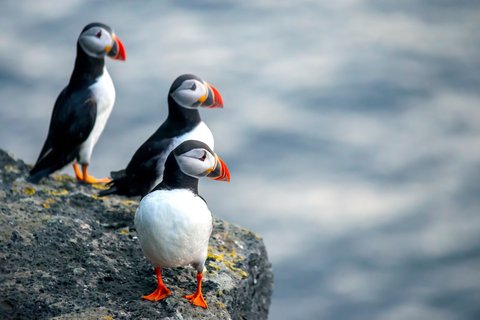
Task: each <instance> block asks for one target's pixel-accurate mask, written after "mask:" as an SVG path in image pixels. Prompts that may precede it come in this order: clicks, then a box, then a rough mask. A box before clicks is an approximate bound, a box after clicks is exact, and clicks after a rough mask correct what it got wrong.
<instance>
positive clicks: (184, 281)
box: [0, 150, 273, 320]
mask: <svg viewBox="0 0 480 320" xmlns="http://www.w3.org/2000/svg"><path fill="white" fill-rule="evenodd" d="M27 171H28V166H27V165H25V163H23V162H22V161H20V160H14V159H13V158H11V157H10V156H9V155H8V154H7V153H5V152H3V151H1V150H0V224H1V227H0V244H1V248H2V250H1V252H0V272H1V275H0V276H1V278H0V281H1V284H0V286H1V288H0V318H1V319H45V318H54V319H105V320H107V319H112V318H113V319H122V318H134V319H141V318H145V319H151V318H157V319H162V318H164V319H265V318H267V314H268V307H269V304H270V296H271V293H272V282H273V276H272V271H271V265H270V263H269V262H268V259H267V253H266V250H265V247H264V245H263V242H262V240H261V239H260V238H259V237H258V236H256V235H255V234H253V233H251V232H250V231H247V230H245V229H242V228H239V227H238V226H235V225H232V224H229V223H227V222H225V221H222V220H220V219H215V227H214V231H213V235H212V238H211V240H210V250H209V258H208V260H207V262H206V265H207V272H206V273H205V277H204V286H203V287H204V295H205V299H206V300H207V302H208V304H209V309H208V310H203V309H201V308H198V307H194V306H192V305H191V304H189V303H188V302H187V301H186V300H185V299H182V298H181V296H182V295H184V294H189V293H192V292H194V290H195V288H196V283H195V272H194V270H193V269H192V268H190V267H185V268H177V269H165V270H164V281H165V283H166V285H167V286H168V287H169V288H170V289H171V290H172V293H173V294H172V296H171V297H169V298H167V299H166V300H164V301H162V302H157V303H152V302H149V301H142V300H141V299H140V296H141V295H142V294H147V293H150V292H151V291H153V290H154V289H155V287H156V282H155V278H154V272H153V268H152V266H151V265H150V264H149V263H148V262H147V261H146V260H145V258H144V257H143V255H142V252H141V249H140V247H139V244H138V241H137V238H136V233H135V230H134V226H133V217H134V213H135V209H136V207H137V201H132V200H127V199H126V198H121V197H107V198H104V199H101V198H98V197H96V196H95V194H96V193H97V190H95V189H94V188H93V187H91V186H84V185H80V184H78V183H76V182H75V181H74V180H73V178H70V177H69V176H65V175H54V176H53V177H51V178H49V179H45V180H43V182H42V183H41V184H39V185H32V184H30V183H27V182H26V181H25V177H26V175H27Z"/></svg>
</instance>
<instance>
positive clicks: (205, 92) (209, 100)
mask: <svg viewBox="0 0 480 320" xmlns="http://www.w3.org/2000/svg"><path fill="white" fill-rule="evenodd" d="M168 94H169V95H170V96H171V97H172V98H173V100H175V102H176V103H177V104H178V105H180V106H182V107H184V108H187V109H197V108H198V107H203V108H223V99H222V96H221V95H220V92H218V90H217V89H216V88H215V87H214V86H212V85H211V84H208V83H207V82H205V81H204V80H202V79H200V78H199V77H197V76H195V75H193V74H183V75H181V76H179V77H178V78H177V79H175V81H174V82H173V84H172V86H171V87H170V91H169V92H168Z"/></svg>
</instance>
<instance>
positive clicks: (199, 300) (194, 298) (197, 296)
mask: <svg viewBox="0 0 480 320" xmlns="http://www.w3.org/2000/svg"><path fill="white" fill-rule="evenodd" d="M202 278H203V273H202V272H198V273H197V291H195V293H194V294H190V295H187V296H183V297H184V298H185V299H187V300H188V301H190V302H191V303H193V304H194V305H196V306H199V307H202V308H203V309H207V308H208V306H207V302H206V301H205V299H204V298H203V295H202Z"/></svg>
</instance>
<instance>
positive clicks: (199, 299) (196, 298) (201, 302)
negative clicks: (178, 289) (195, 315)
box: [183, 292, 208, 309]
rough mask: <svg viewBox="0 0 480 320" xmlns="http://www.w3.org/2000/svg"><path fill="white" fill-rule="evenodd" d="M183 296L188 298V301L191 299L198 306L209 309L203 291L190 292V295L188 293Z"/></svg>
mask: <svg viewBox="0 0 480 320" xmlns="http://www.w3.org/2000/svg"><path fill="white" fill-rule="evenodd" d="M183 298H185V299H187V300H188V301H190V302H191V303H192V304H194V305H196V306H198V307H202V308H203V309H207V308H208V305H207V302H206V301H205V299H204V298H203V295H202V293H201V292H200V293H199V292H195V293H194V294H190V295H186V296H183Z"/></svg>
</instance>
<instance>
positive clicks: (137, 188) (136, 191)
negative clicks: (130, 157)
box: [98, 170, 150, 197]
mask: <svg viewBox="0 0 480 320" xmlns="http://www.w3.org/2000/svg"><path fill="white" fill-rule="evenodd" d="M110 176H111V177H112V181H111V182H109V183H108V184H107V186H108V187H109V188H108V189H107V190H102V191H100V192H99V193H98V195H99V196H100V197H104V196H108V195H111V194H118V195H120V196H127V197H136V196H144V195H145V194H147V193H148V191H150V184H149V183H148V182H147V183H145V180H143V179H138V178H135V177H131V176H129V175H128V174H127V173H126V171H125V170H120V171H112V172H110ZM142 182H143V183H142Z"/></svg>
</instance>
